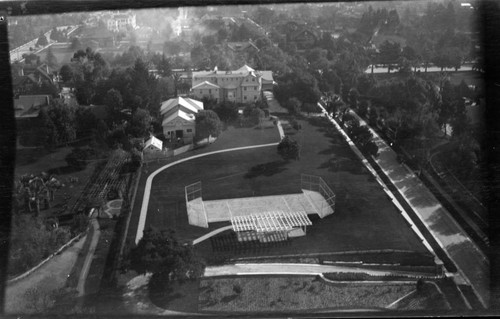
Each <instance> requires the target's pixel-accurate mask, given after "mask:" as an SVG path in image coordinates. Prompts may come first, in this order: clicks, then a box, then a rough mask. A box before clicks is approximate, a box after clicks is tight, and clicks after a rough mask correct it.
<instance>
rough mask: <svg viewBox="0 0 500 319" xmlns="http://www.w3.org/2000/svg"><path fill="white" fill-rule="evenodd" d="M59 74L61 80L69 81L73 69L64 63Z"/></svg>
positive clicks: (71, 78) (71, 77)
mask: <svg viewBox="0 0 500 319" xmlns="http://www.w3.org/2000/svg"><path fill="white" fill-rule="evenodd" d="M59 75H60V76H61V79H62V80H63V82H70V81H72V80H73V69H72V68H71V66H69V65H68V64H65V65H63V66H62V67H61V70H60V71H59Z"/></svg>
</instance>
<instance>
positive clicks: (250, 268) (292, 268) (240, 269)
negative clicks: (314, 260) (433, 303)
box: [204, 263, 416, 277]
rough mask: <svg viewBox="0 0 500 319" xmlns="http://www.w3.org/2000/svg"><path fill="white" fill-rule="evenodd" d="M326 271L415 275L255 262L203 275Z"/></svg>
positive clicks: (216, 267) (387, 271)
mask: <svg viewBox="0 0 500 319" xmlns="http://www.w3.org/2000/svg"><path fill="white" fill-rule="evenodd" d="M328 272H345V273H366V274H369V275H373V276H386V275H394V274H400V275H410V276H415V275H416V273H414V272H405V271H391V270H372V269H365V268H356V267H343V266H335V265H318V264H292V263H290V264H283V263H276V264H274V263H257V264H251V263H248V264H234V265H223V266H213V267H207V268H206V269H205V274H204V276H205V277H214V276H228V275H259V274H274V275H280V274H281V275H290V274H292V275H321V274H323V273H328Z"/></svg>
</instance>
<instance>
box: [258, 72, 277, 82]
mask: <svg viewBox="0 0 500 319" xmlns="http://www.w3.org/2000/svg"><path fill="white" fill-rule="evenodd" d="M260 74H261V76H262V81H267V82H271V81H272V82H274V78H273V71H260Z"/></svg>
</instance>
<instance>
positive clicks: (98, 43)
mask: <svg viewBox="0 0 500 319" xmlns="http://www.w3.org/2000/svg"><path fill="white" fill-rule="evenodd" d="M80 42H81V43H82V46H83V47H91V48H109V47H114V46H115V35H114V34H113V33H112V32H111V31H109V30H107V29H105V28H100V27H97V28H86V29H83V34H82V35H81V37H80Z"/></svg>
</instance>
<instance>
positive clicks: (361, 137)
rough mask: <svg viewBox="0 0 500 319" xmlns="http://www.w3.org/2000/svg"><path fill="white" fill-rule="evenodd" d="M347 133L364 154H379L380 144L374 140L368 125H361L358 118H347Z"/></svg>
mask: <svg viewBox="0 0 500 319" xmlns="http://www.w3.org/2000/svg"><path fill="white" fill-rule="evenodd" d="M346 124H347V128H346V133H347V135H349V137H350V138H351V139H352V140H353V142H354V143H356V145H357V146H358V148H359V150H360V151H361V152H363V153H364V154H368V155H371V156H375V157H376V156H377V154H378V146H377V144H375V142H374V141H373V135H372V133H371V132H370V130H369V129H368V127H367V126H366V125H363V126H361V125H360V124H359V121H358V120H357V119H356V118H354V117H353V118H352V119H350V120H346Z"/></svg>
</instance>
